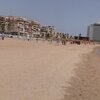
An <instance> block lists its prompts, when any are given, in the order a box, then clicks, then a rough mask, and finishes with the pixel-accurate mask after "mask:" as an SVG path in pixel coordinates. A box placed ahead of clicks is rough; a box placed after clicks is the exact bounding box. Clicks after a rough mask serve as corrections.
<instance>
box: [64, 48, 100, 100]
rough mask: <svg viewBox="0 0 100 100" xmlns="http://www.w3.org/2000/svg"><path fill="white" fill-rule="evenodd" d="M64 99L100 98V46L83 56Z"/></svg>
mask: <svg viewBox="0 0 100 100" xmlns="http://www.w3.org/2000/svg"><path fill="white" fill-rule="evenodd" d="M74 70H75V71H74V72H75V75H74V76H73V77H72V78H71V80H70V82H69V86H68V85H67V86H66V87H65V96H64V99H63V100H100V47H98V48H95V49H94V51H93V52H91V53H89V54H88V55H84V56H83V60H82V62H81V63H80V64H79V65H78V67H77V68H75V69H74Z"/></svg>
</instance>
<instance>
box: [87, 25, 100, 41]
mask: <svg viewBox="0 0 100 100" xmlns="http://www.w3.org/2000/svg"><path fill="white" fill-rule="evenodd" d="M87 36H88V37H89V40H92V41H100V24H99V23H94V24H91V25H90V26H88V29H87Z"/></svg>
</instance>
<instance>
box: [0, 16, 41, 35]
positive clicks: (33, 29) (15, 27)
mask: <svg viewBox="0 0 100 100" xmlns="http://www.w3.org/2000/svg"><path fill="white" fill-rule="evenodd" d="M40 26H41V25H40V24H39V23H37V22H35V21H31V20H27V19H26V18H23V17H16V16H0V32H5V33H6V34H12V35H24V36H25V35H28V34H29V35H31V36H33V35H34V34H36V33H38V34H40V33H39V32H40Z"/></svg>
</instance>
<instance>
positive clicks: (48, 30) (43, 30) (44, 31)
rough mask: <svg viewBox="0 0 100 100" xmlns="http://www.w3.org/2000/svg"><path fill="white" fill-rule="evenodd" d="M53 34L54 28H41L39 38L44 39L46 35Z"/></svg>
mask: <svg viewBox="0 0 100 100" xmlns="http://www.w3.org/2000/svg"><path fill="white" fill-rule="evenodd" d="M54 33H55V28H54V26H42V27H41V29H40V34H41V36H43V37H45V36H46V35H53V34H54Z"/></svg>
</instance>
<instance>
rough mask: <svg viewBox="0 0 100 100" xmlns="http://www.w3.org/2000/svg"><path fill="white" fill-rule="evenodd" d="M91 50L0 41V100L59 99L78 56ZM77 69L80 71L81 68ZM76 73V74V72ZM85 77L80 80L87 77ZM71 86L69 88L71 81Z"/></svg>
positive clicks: (90, 47) (34, 42)
mask: <svg viewBox="0 0 100 100" xmlns="http://www.w3.org/2000/svg"><path fill="white" fill-rule="evenodd" d="M94 47H95V46H94V45H70V44H67V45H66V46H62V45H59V46H57V45H56V44H55V43H53V44H50V43H48V42H46V41H45V42H43V41H39V42H38V43H36V41H29V42H28V41H24V40H18V39H5V40H4V41H2V40H0V100H59V99H61V98H62V97H63V95H64V94H65V91H64V87H65V86H67V85H69V84H68V82H69V81H70V80H71V77H72V76H74V74H75V71H74V70H75V69H77V64H78V62H80V61H81V59H80V58H81V55H82V54H87V53H89V52H90V51H92V49H93V48H94ZM82 68H83V67H82ZM78 70H80V72H81V69H78ZM76 71H77V70H76ZM90 71H91V72H92V71H93V70H90ZM77 73H78V75H79V71H77ZM94 74H95V73H92V74H91V75H94ZM86 75H87V73H86V74H85V76H84V77H88V76H86ZM76 76H77V75H76ZM74 80H75V81H76V79H74ZM83 81H84V80H83ZM71 83H72V85H71V87H73V86H74V81H72V82H71ZM77 85H78V84H76V85H75V86H77ZM77 87H79V86H77ZM77 87H75V88H76V89H78V88H77ZM71 90H72V88H71ZM65 100H71V99H65ZM72 100H83V99H72ZM86 100H87V99H86ZM89 100H92V99H89Z"/></svg>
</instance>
